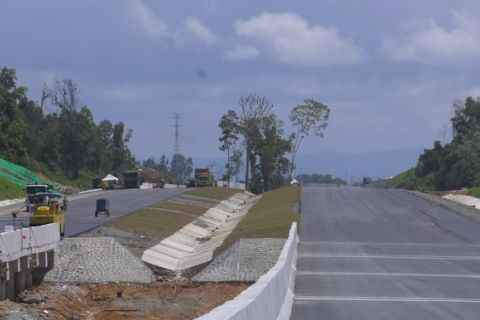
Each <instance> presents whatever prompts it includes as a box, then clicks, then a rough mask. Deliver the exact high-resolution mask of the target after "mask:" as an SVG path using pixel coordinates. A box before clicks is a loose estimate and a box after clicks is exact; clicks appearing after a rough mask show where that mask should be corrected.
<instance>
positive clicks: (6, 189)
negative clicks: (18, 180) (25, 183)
mask: <svg viewBox="0 0 480 320" xmlns="http://www.w3.org/2000/svg"><path fill="white" fill-rule="evenodd" d="M22 197H25V191H24V190H23V189H22V188H20V187H19V186H17V185H16V184H13V183H11V182H8V181H6V180H3V179H0V200H5V199H15V198H22Z"/></svg>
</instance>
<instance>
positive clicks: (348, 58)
mask: <svg viewBox="0 0 480 320" xmlns="http://www.w3.org/2000/svg"><path fill="white" fill-rule="evenodd" d="M235 27H236V32H237V34H238V35H240V36H244V37H247V38H250V39H254V40H257V41H258V43H259V44H263V45H264V46H265V48H266V49H267V50H268V51H269V52H270V53H272V54H273V55H274V56H275V57H276V58H277V59H278V60H279V61H281V62H284V63H289V64H294V65H308V66H327V65H337V64H354V63H358V62H360V61H361V60H362V51H361V49H360V48H359V47H357V46H356V45H355V44H353V42H352V41H351V40H348V39H343V38H342V37H341V36H340V35H339V34H338V32H337V30H336V29H335V27H333V26H330V27H324V26H318V25H316V26H310V25H309V24H308V21H306V20H305V19H304V18H303V17H301V16H299V15H297V14H295V13H263V14H262V15H260V16H257V17H253V18H251V19H248V20H237V21H236V22H235Z"/></svg>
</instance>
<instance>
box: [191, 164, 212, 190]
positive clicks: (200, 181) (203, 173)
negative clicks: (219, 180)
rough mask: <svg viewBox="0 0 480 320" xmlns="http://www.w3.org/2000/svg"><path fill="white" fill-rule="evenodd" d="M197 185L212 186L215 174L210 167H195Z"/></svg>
mask: <svg viewBox="0 0 480 320" xmlns="http://www.w3.org/2000/svg"><path fill="white" fill-rule="evenodd" d="M195 186H196V187H210V186H213V174H212V173H211V172H210V169H208V168H197V169H195Z"/></svg>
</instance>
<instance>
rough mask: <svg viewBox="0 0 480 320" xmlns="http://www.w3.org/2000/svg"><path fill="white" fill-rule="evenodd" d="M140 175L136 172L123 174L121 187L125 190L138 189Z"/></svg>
mask: <svg viewBox="0 0 480 320" xmlns="http://www.w3.org/2000/svg"><path fill="white" fill-rule="evenodd" d="M140 184H141V182H140V175H139V173H138V171H137V170H135V171H125V172H124V173H123V186H124V188H125V189H129V188H140Z"/></svg>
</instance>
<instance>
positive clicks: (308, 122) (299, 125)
mask: <svg viewBox="0 0 480 320" xmlns="http://www.w3.org/2000/svg"><path fill="white" fill-rule="evenodd" d="M304 102H305V104H303V105H297V106H296V107H295V108H293V109H292V111H291V113H290V121H291V122H292V125H293V127H294V128H295V130H296V131H295V133H294V135H293V146H292V160H291V163H290V179H291V178H292V177H293V170H294V168H295V158H296V156H297V153H298V150H299V149H300V146H301V144H302V141H303V139H305V137H308V135H309V134H310V132H311V131H313V132H314V134H315V136H317V137H323V132H324V131H325V129H326V128H327V126H328V123H327V121H328V119H329V117H330V109H329V108H328V107H327V106H326V105H324V104H322V103H320V102H318V101H315V100H313V99H305V100H304Z"/></svg>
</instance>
